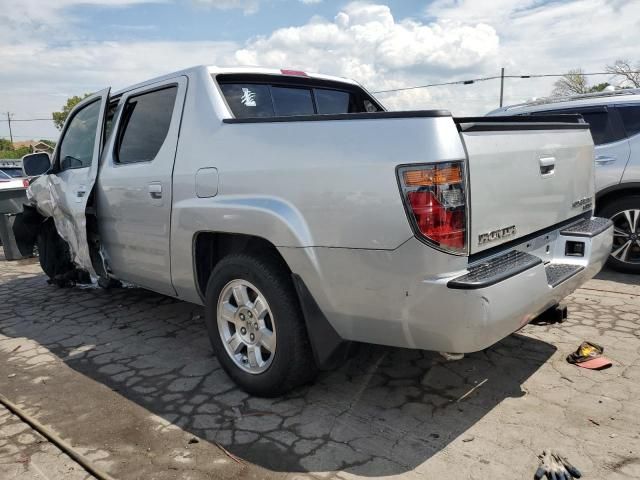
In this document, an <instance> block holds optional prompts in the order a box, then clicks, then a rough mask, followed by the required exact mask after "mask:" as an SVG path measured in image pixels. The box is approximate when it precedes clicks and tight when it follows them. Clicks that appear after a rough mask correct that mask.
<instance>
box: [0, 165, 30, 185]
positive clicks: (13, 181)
mask: <svg viewBox="0 0 640 480" xmlns="http://www.w3.org/2000/svg"><path fill="white" fill-rule="evenodd" d="M28 186H29V183H28V182H27V180H26V179H24V178H14V177H12V176H11V175H9V174H7V173H5V172H3V171H2V170H0V190H12V189H14V188H19V189H25V188H27V187H28Z"/></svg>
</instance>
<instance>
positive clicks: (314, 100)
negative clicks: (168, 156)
mask: <svg viewBox="0 0 640 480" xmlns="http://www.w3.org/2000/svg"><path fill="white" fill-rule="evenodd" d="M230 77H234V76H230ZM254 77H256V76H254ZM262 78H264V79H265V80H267V78H266V77H264V76H263V77H262ZM270 80H272V81H270V82H269V83H267V82H265V83H262V82H257V81H253V82H242V81H229V80H228V79H226V78H225V76H222V77H218V81H219V84H220V89H221V90H222V94H223V95H224V97H225V99H226V101H227V104H228V105H229V108H230V109H231V111H232V112H233V114H234V115H235V117H236V118H264V117H289V116H296V115H316V114H320V115H329V114H342V113H364V112H378V111H380V110H381V108H380V107H379V106H378V105H377V103H376V102H375V101H374V100H373V99H371V98H370V97H369V96H368V95H366V94H365V92H364V91H362V90H360V89H358V88H357V87H354V88H353V89H352V90H349V89H348V88H344V89H340V88H338V87H339V86H344V84H339V83H336V82H327V83H331V85H330V86H331V87H333V86H336V88H329V86H327V88H320V87H324V85H318V84H319V83H322V82H318V81H316V82H314V81H313V80H312V79H302V80H299V83H298V82H296V81H292V80H289V79H285V80H280V79H278V80H277V81H273V79H272V78H271V79H270ZM314 83H315V85H314Z"/></svg>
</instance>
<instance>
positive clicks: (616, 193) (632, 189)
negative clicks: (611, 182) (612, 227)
mask: <svg viewBox="0 0 640 480" xmlns="http://www.w3.org/2000/svg"><path fill="white" fill-rule="evenodd" d="M630 195H640V187H637V186H635V185H634V186H629V187H624V186H620V187H619V188H616V189H615V190H611V191H608V192H605V193H603V194H602V195H600V196H598V197H597V198H596V213H598V212H599V211H600V210H602V208H603V207H604V206H605V205H607V204H608V203H610V202H612V201H614V200H618V199H620V198H623V197H628V196H630Z"/></svg>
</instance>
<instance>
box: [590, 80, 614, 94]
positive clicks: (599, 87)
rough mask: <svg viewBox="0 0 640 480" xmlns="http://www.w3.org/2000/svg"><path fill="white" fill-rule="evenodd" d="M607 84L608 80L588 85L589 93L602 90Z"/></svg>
mask: <svg viewBox="0 0 640 480" xmlns="http://www.w3.org/2000/svg"><path fill="white" fill-rule="evenodd" d="M608 86H610V84H609V82H602V83H598V84H596V85H593V86H591V87H589V93H596V92H602V91H604V89H605V88H607V87H608Z"/></svg>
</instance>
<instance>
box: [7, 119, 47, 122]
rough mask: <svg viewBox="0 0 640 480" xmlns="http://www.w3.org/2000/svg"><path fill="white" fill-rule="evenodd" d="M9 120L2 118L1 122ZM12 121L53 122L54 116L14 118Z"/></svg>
mask: <svg viewBox="0 0 640 480" xmlns="http://www.w3.org/2000/svg"><path fill="white" fill-rule="evenodd" d="M8 121H9V120H5V119H0V122H8ZM11 121H12V122H42V121H47V122H53V118H12V119H11Z"/></svg>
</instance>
